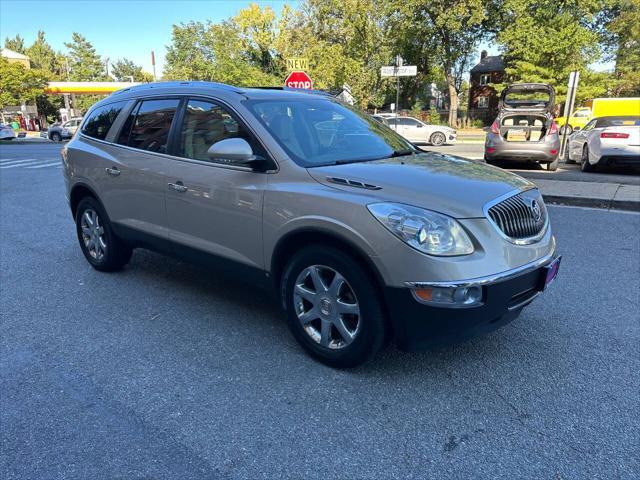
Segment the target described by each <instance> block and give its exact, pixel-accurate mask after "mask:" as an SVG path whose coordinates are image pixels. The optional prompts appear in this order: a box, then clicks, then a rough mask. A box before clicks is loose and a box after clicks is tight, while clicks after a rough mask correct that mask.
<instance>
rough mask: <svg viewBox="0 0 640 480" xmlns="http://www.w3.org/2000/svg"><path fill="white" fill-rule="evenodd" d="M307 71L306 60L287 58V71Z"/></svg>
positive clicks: (307, 60) (307, 63)
mask: <svg viewBox="0 0 640 480" xmlns="http://www.w3.org/2000/svg"><path fill="white" fill-rule="evenodd" d="M305 70H309V59H308V58H287V71H290V72H304V71H305Z"/></svg>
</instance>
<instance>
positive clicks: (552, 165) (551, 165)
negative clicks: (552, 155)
mask: <svg viewBox="0 0 640 480" xmlns="http://www.w3.org/2000/svg"><path fill="white" fill-rule="evenodd" d="M558 163H560V158H559V157H556V159H555V160H554V161H553V162H549V163H547V164H546V168H547V170H548V171H550V172H555V171H556V170H558Z"/></svg>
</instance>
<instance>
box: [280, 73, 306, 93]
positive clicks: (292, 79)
mask: <svg viewBox="0 0 640 480" xmlns="http://www.w3.org/2000/svg"><path fill="white" fill-rule="evenodd" d="M284 86H285V87H289V88H306V89H307V90H311V89H312V88H313V82H312V81H311V77H310V76H309V75H307V74H306V73H305V72H291V73H290V74H289V76H288V77H287V79H286V80H285V81H284Z"/></svg>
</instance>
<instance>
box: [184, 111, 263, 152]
mask: <svg viewBox="0 0 640 480" xmlns="http://www.w3.org/2000/svg"><path fill="white" fill-rule="evenodd" d="M234 137H240V138H244V139H245V140H247V141H248V142H249V143H250V144H251V146H252V147H253V149H254V152H255V153H259V152H257V151H256V148H257V147H256V145H255V143H256V142H253V141H252V136H251V135H250V134H249V132H247V131H246V130H245V129H244V127H243V126H242V125H241V124H239V123H238V122H237V121H236V120H235V119H234V118H233V117H232V116H231V115H230V114H229V113H228V112H227V111H226V110H225V109H224V108H223V107H221V106H220V105H217V104H215V103H212V102H207V101H204V100H194V99H192V100H189V102H188V103H187V106H186V110H185V113H184V121H183V122H182V128H181V129H180V146H179V149H178V155H179V156H181V157H186V158H192V159H194V160H206V161H209V160H210V159H209V157H208V156H207V150H209V147H210V146H211V145H213V144H214V143H216V142H219V141H220V140H224V139H225V138H234Z"/></svg>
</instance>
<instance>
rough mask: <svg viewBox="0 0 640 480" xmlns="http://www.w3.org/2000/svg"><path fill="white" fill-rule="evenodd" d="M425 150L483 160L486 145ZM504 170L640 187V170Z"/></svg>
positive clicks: (519, 165) (573, 166)
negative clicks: (586, 171)
mask: <svg viewBox="0 0 640 480" xmlns="http://www.w3.org/2000/svg"><path fill="white" fill-rule="evenodd" d="M421 148H422V149H423V150H427V151H429V150H432V151H435V152H441V153H450V154H452V155H459V156H461V157H467V158H473V159H477V160H479V159H482V158H484V145H483V144H478V143H458V144H455V145H443V146H440V147H434V146H429V145H426V146H424V147H421ZM503 167H504V168H506V169H508V170H510V171H512V172H514V173H517V174H518V175H521V176H523V177H525V178H528V179H531V180H534V181H535V180H536V179H538V180H570V181H575V182H602V183H621V184H627V185H640V168H630V167H606V168H601V169H600V170H599V171H598V172H595V173H584V172H581V171H580V166H579V165H577V164H567V163H564V162H561V163H560V165H559V166H558V170H556V171H555V172H549V171H547V170H546V169H545V168H544V167H542V166H541V165H540V164H538V163H531V164H522V163H518V162H511V163H506V164H505V165H504V166H503Z"/></svg>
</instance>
